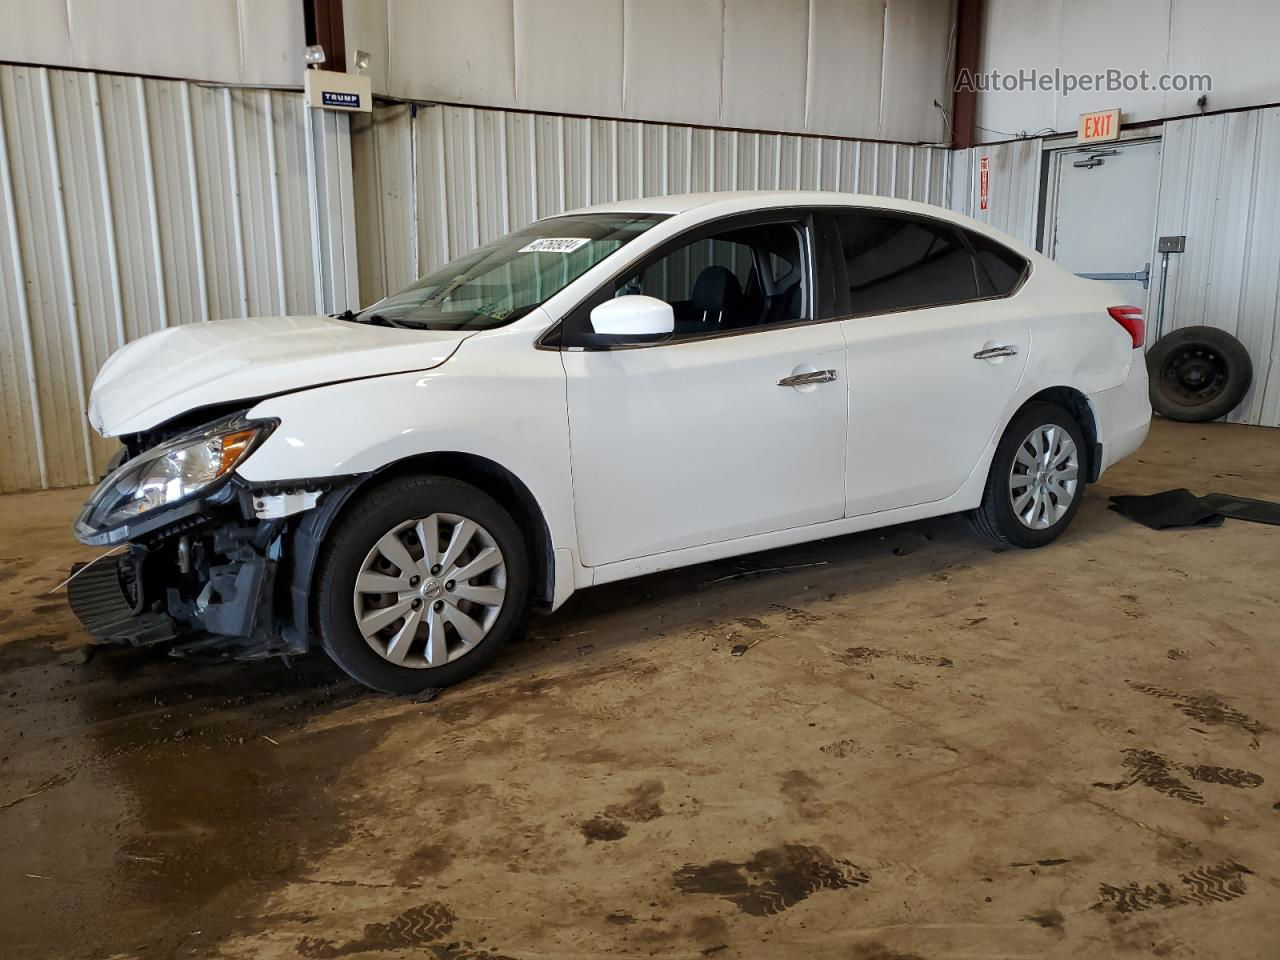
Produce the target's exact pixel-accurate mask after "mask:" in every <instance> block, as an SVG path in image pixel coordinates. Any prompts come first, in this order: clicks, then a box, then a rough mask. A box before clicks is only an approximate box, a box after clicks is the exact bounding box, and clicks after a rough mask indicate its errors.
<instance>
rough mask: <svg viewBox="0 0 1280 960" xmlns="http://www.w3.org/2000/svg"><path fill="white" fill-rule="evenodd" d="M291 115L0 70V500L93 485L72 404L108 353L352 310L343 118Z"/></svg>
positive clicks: (155, 84)
mask: <svg viewBox="0 0 1280 960" xmlns="http://www.w3.org/2000/svg"><path fill="white" fill-rule="evenodd" d="M307 119H308V115H307V112H306V111H305V109H304V108H303V106H302V97H301V95H300V94H296V93H283V92H272V91H266V90H243V89H237V90H231V89H228V88H225V87H209V86H200V85H196V84H190V83H185V82H179V81H170V80H144V79H141V78H139V77H127V76H118V75H112V76H107V75H99V74H94V73H88V72H78V71H77V72H70V71H60V70H46V69H44V68H36V67H14V66H3V65H0V436H3V437H4V439H5V441H6V447H5V449H6V455H5V456H4V457H2V458H0V492H5V491H10V490H23V489H32V488H38V487H42V486H67V485H71V484H78V483H85V482H87V481H89V480H90V479H93V478H96V476H97V475H98V473H99V472H100V471H101V469H102V467H103V466H104V464H105V462H106V459H107V458H108V456H109V455H110V453H111V451H112V449H113V446H114V445H113V444H109V443H105V442H103V441H101V440H100V439H98V438H97V437H96V436H95V435H94V434H93V433H92V431H91V430H90V429H89V428H88V425H87V423H86V422H85V419H84V415H83V410H84V406H85V399H86V397H87V393H88V389H89V386H90V384H91V382H92V380H93V377H94V376H95V375H96V373H97V371H98V368H99V367H100V366H101V365H102V363H103V362H105V360H106V359H107V357H108V356H109V355H110V354H111V353H112V352H113V351H114V350H115V349H117V348H118V347H119V346H120V345H121V344H122V343H124V342H126V341H129V340H133V339H136V338H137V337H140V336H143V335H145V334H147V333H150V332H152V331H154V330H159V329H163V328H164V327H166V326H170V325H172V324H175V323H191V322H199V321H201V320H203V319H205V318H207V317H213V318H216V317H220V316H244V315H246V314H248V313H280V312H282V310H283V311H285V312H301V313H311V312H315V311H316V310H317V309H319V310H325V311H327V310H333V309H341V308H344V307H346V306H347V305H349V304H350V303H353V302H354V301H355V300H356V299H357V297H358V293H357V289H358V281H357V278H356V276H355V266H356V265H355V255H354V245H355V238H354V232H353V231H354V227H355V221H354V198H353V195H352V194H353V186H352V180H351V159H350V149H349V141H350V137H349V135H348V133H347V129H346V122H347V118H346V117H337V116H334V115H333V114H328V115H326V116H324V117H314V118H312V119H313V120H314V124H315V130H314V132H312V133H310V134H309V133H308V129H307V123H306V121H307ZM313 150H314V152H312V151H313ZM313 178H314V180H313ZM313 182H314V183H315V186H316V193H317V202H316V204H314V205H313V204H312V202H311V196H312V183H313Z"/></svg>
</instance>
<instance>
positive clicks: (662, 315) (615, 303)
mask: <svg viewBox="0 0 1280 960" xmlns="http://www.w3.org/2000/svg"><path fill="white" fill-rule="evenodd" d="M675 328H676V315H675V311H673V310H672V309H671V304H669V303H666V302H664V301H662V300H659V299H658V298H657V297H646V296H643V295H642V294H638V293H634V294H628V295H627V296H625V297H617V298H616V299H613V300H606V301H605V302H604V303H602V304H600V306H598V307H596V308H595V309H594V310H592V311H591V329H592V330H593V331H594V332H595V333H598V334H604V335H607V336H613V337H626V338H635V339H637V340H645V339H655V340H656V339H658V338H660V337H666V336H669V335H670V334H671V333H672V332H673V331H674V330H675Z"/></svg>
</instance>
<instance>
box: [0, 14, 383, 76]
mask: <svg viewBox="0 0 1280 960" xmlns="http://www.w3.org/2000/svg"><path fill="white" fill-rule="evenodd" d="M0 23H3V24H4V25H5V29H4V30H3V31H0V60H10V61H16V62H20V63H33V64H48V65H50V66H63V67H78V68H84V69H91V70H110V71H117V72H122V73H134V74H150V75H154V76H162V77H183V78H188V79H193V80H212V81H221V82H228V83H266V84H276V85H287V86H297V85H299V84H300V83H301V78H302V68H303V63H302V47H303V41H302V37H303V24H302V4H301V3H298V2H296V0H65V2H50V0H36V2H32V0H0ZM384 32H385V31H384Z"/></svg>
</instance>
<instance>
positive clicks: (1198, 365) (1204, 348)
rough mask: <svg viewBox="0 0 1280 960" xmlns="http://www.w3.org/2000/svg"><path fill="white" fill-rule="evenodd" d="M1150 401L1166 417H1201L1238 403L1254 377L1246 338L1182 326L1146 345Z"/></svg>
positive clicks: (1188, 419) (1197, 420)
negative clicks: (1238, 338)
mask: <svg viewBox="0 0 1280 960" xmlns="http://www.w3.org/2000/svg"><path fill="white" fill-rule="evenodd" d="M1147 375H1148V377H1150V382H1151V406H1152V408H1153V409H1154V410H1155V411H1156V412H1157V413H1159V414H1161V415H1162V416H1165V417H1168V418H1169V419H1170V420H1182V421H1184V422H1187V423H1203V422H1205V421H1208V420H1217V419H1218V418H1219V417H1225V416H1226V415H1227V414H1228V413H1230V412H1231V411H1232V410H1234V409H1235V408H1236V407H1237V406H1239V404H1240V401H1241V400H1243V399H1244V395H1245V394H1246V393H1248V392H1249V385H1250V384H1251V383H1252V382H1253V363H1252V361H1250V359H1249V352H1248V351H1247V350H1245V348H1244V344H1242V343H1241V342H1240V341H1239V340H1237V339H1236V338H1235V337H1233V336H1232V335H1231V334H1229V333H1227V332H1226V331H1225V330H1219V329H1217V328H1216V327H1184V328H1183V329H1181V330H1174V331H1173V332H1172V333H1167V334H1165V335H1164V336H1163V337H1161V338H1160V339H1159V340H1157V341H1156V342H1155V343H1153V344H1152V345H1151V349H1149V350H1148V351H1147Z"/></svg>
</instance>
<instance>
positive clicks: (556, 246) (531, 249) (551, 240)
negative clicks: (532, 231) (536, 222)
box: [518, 237, 591, 253]
mask: <svg viewBox="0 0 1280 960" xmlns="http://www.w3.org/2000/svg"><path fill="white" fill-rule="evenodd" d="M590 242H591V241H590V240H589V239H588V238H587V237H543V238H542V239H541V240H534V241H533V242H532V243H526V244H525V245H524V246H523V247H521V248H520V250H519V251H518V252H520V253H573V251H575V250H577V249H578V248H579V247H580V246H582V245H583V244H586V243H590Z"/></svg>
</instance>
